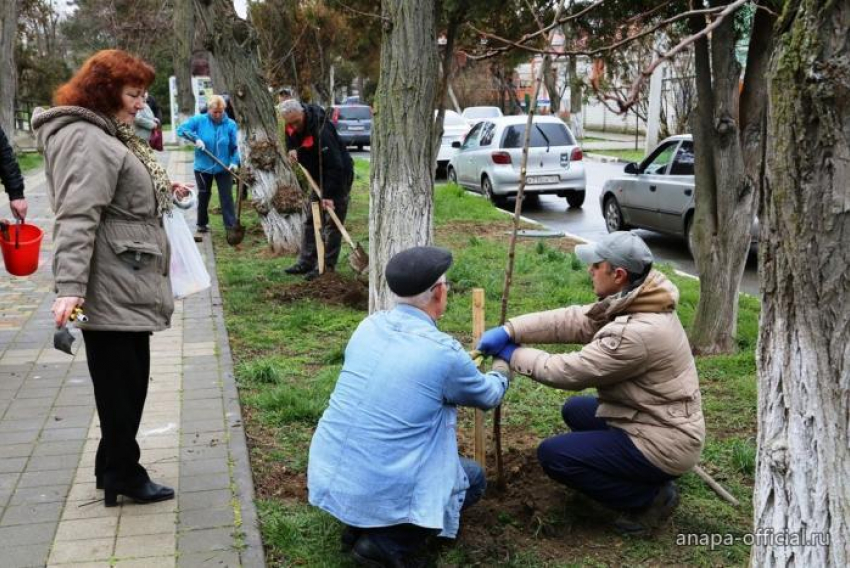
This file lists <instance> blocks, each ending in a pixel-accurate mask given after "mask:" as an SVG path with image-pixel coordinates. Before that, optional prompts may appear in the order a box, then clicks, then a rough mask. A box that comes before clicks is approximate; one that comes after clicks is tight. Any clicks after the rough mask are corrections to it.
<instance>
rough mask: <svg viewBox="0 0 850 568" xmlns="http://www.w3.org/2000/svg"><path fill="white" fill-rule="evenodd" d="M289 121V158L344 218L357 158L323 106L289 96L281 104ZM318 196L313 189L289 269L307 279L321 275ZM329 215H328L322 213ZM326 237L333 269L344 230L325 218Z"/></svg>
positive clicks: (324, 201)
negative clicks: (295, 256)
mask: <svg viewBox="0 0 850 568" xmlns="http://www.w3.org/2000/svg"><path fill="white" fill-rule="evenodd" d="M280 109H281V115H282V116H283V120H284V121H285V122H286V147H287V148H288V149H289V154H288V155H289V160H290V162H292V163H293V164H294V163H295V162H298V163H300V164H301V165H302V166H304V169H306V170H307V171H308V172H309V173H310V176H311V177H312V178H313V180H315V182H316V183H317V184H318V185H319V187H320V188H321V190H322V200H321V205H322V209H323V210H324V209H333V210H334V213H336V215H337V217H339V220H340V221H341V222H343V223H344V222H345V216H346V214H347V213H348V198H349V194H350V193H351V184H353V183H354V161H353V160H352V159H351V155H350V154H349V153H348V149H346V147H345V144H343V143H342V140H340V139H339V135H338V134H337V132H336V127H335V126H334V124H333V122H331V121H330V120H328V117H327V116H326V115H325V111H324V110H323V109H322V107H320V106H316V105H302V104H301V103H299V102H298V101H296V100H294V99H289V100H286V101H284V102H283V103H281V105H280ZM316 200H318V197H317V196H316V195H315V194H314V193H313V192H312V191H311V192H310V199H309V200H308V201H307V202H306V203H305V204H304V232H303V234H302V237H301V252H300V254H299V255H298V262H296V263H295V264H294V265H292V266H290V267H289V268H287V269H286V270H285V272H286V273H287V274H304V278H305V279H306V280H313V279H314V278H316V277H318V276H319V269H318V265H317V263H318V256H317V253H316V239H315V237H314V233H313V208H312V207H311V202H313V201H316ZM322 216H323V217H325V216H326V215H324V214H323V215H322ZM322 221H323V222H322V227H323V228H322V233H323V235H322V238H323V239H324V240H325V270H326V271H328V272H332V271H333V270H334V268H335V267H336V262H337V260H338V259H339V253H340V250H341V249H342V233H340V231H339V229H338V228H337V226H336V224H335V223H329V222H327V219H323V220H322Z"/></svg>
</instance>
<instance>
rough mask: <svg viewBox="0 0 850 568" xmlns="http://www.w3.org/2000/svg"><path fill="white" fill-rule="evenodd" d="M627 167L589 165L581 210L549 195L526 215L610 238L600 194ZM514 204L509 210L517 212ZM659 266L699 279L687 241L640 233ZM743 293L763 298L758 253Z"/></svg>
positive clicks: (592, 236)
mask: <svg viewBox="0 0 850 568" xmlns="http://www.w3.org/2000/svg"><path fill="white" fill-rule="evenodd" d="M623 166H624V164H605V163H599V162H592V161H589V160H588V161H585V168H586V172H587V198H586V199H585V201H584V206H583V207H582V208H581V209H570V208H568V207H567V201H566V199H564V198H563V197H556V196H551V195H546V196H543V197H541V198H540V200H539V203H537V204H531V203H530V204H528V205H527V206H526V207H525V208H524V210H523V215H524V216H526V217H528V218H530V219H534V220H535V221H538V222H540V223H543V224H544V225H546V226H547V227H549V228H550V229H552V230H556V231H562V232H564V233H569V234H571V235H576V236H579V237H582V238H583V239H587V240H589V241H596V240H598V239H599V238H600V237H602V236H603V235H606V234H607V232H608V231H607V230H606V229H605V220H604V218H603V217H602V208H601V206H600V205H599V194H600V193H601V191H602V186H603V184H604V183H605V181H606V180H607V179H609V178H611V177H613V176H616V175H618V174H619V173H620V172H622V169H623ZM513 206H514V202H513V201H512V200H511V201H509V202H508V205H507V206H506V208H507V209H509V210H510V211H513ZM636 232H637V234H639V235H640V236H641V237H642V238H643V240H644V241H646V244H647V245H649V248H650V249H651V250H652V254H653V255H655V258H656V260H657V261H658V262H667V263H670V264H672V265H673V266H675V267H676V268H678V269H679V270H681V271H683V272H687V273H688V274H693V275H696V274H697V271H696V266H695V265H694V261H693V259H692V258H691V255H690V253H689V252H688V247H687V245H686V244H685V241H684V240H681V239H677V238H676V237H673V236H670V235H663V234H661V233H656V232H653V231H646V230H642V229H641V230H637V231H636ZM741 290H742V291H743V292H746V293H748V294H753V295H758V294H759V281H758V261H757V257H756V254H755V253H754V252H752V253H750V256H749V259H748V260H747V267H746V269H745V271H744V277H743V279H742V282H741Z"/></svg>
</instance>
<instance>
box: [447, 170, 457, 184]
mask: <svg viewBox="0 0 850 568" xmlns="http://www.w3.org/2000/svg"><path fill="white" fill-rule="evenodd" d="M446 177H448V178H449V183H454V184H456V183H457V172H456V171H455V169H454V168H453V167H451V166H449V168H448V171H447V172H446Z"/></svg>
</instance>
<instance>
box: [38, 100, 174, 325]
mask: <svg viewBox="0 0 850 568" xmlns="http://www.w3.org/2000/svg"><path fill="white" fill-rule="evenodd" d="M33 127H34V128H35V129H36V137H37V140H38V145H39V148H41V149H42V150H43V152H44V163H45V174H46V177H47V189H48V194H49V197H50V204H51V206H52V208H53V211H54V212H55V213H56V224H55V225H54V228H53V246H54V250H53V276H54V278H55V281H56V291H57V292H58V295H59V297H68V296H78V297H82V298H85V305H84V310H85V313H86V315H87V316H88V317H89V323H87V324H80V327H82V328H83V329H92V330H116V331H160V330H163V329H166V328H167V327H168V326H169V325H170V323H171V314H172V312H173V311H174V300H173V297H172V294H171V284H170V282H169V276H168V265H169V255H170V251H169V247H168V239H167V238H166V235H165V230H164V229H163V228H162V219H161V218H160V217H159V216H158V215H157V210H156V196H155V194H154V187H153V181H152V179H151V175H150V173H149V172H148V170H147V168H145V166H144V165H143V164H142V162H140V161H139V159H138V158H136V156H135V155H134V154H133V153H132V152H131V151H130V150H128V149H127V147H126V146H125V145H124V144H123V143H122V142H121V141H120V140H118V138H116V137H115V126H114V125H113V124H112V122H111V121H110V120H108V119H107V118H105V117H103V116H102V115H99V114H96V113H94V112H92V111H90V110H87V109H84V108H80V107H56V108H54V109H51V110H49V111H47V112H43V113H40V114H38V115H36V116H35V117H34V118H33Z"/></svg>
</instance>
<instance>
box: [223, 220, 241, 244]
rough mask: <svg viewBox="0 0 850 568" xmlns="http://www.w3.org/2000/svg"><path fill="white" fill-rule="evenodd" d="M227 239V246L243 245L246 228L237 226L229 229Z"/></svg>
mask: <svg viewBox="0 0 850 568" xmlns="http://www.w3.org/2000/svg"><path fill="white" fill-rule="evenodd" d="M225 238H226V239H227V244H229V245H230V246H232V247H235V246H236V245H238V244H241V243H242V241H243V240H244V239H245V227H243V226H242V225H237V226H235V227H233V228H231V229H227V235H226V236H225Z"/></svg>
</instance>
